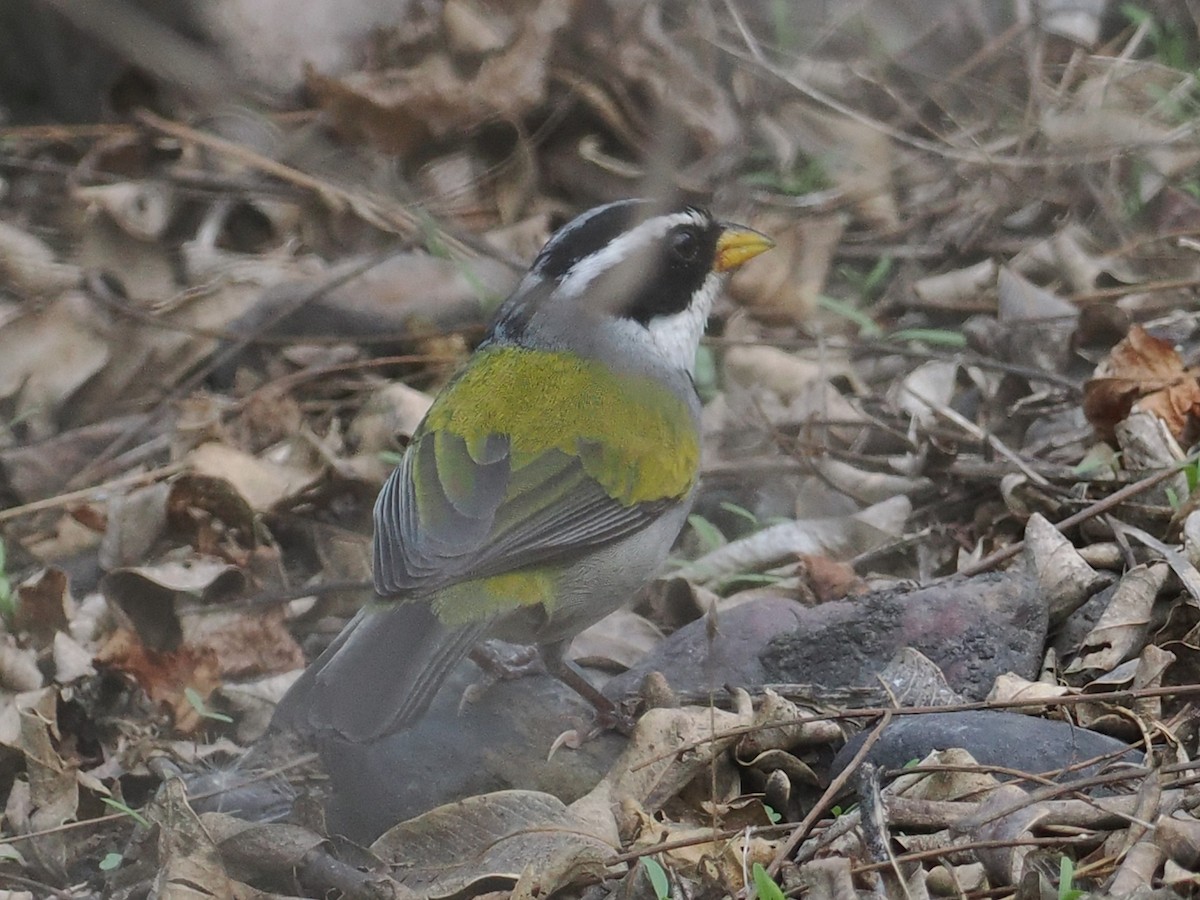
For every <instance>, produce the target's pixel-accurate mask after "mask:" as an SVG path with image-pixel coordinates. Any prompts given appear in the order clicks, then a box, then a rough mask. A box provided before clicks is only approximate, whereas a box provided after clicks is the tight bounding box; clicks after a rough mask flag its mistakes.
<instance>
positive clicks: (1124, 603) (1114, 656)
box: [1065, 563, 1171, 674]
mask: <svg viewBox="0 0 1200 900" xmlns="http://www.w3.org/2000/svg"><path fill="white" fill-rule="evenodd" d="M1170 571H1171V569H1170V567H1169V566H1167V565H1166V564H1165V563H1153V564H1150V565H1141V566H1137V567H1136V568H1133V569H1130V570H1129V571H1128V572H1126V573H1125V577H1123V578H1122V579H1121V583H1120V584H1118V585H1117V589H1116V590H1115V591H1114V592H1113V595H1112V597H1111V598H1109V601H1108V606H1107V607H1106V608H1105V610H1104V612H1103V613H1102V614H1101V616H1100V621H1098V622H1097V623H1096V625H1095V627H1094V628H1092V630H1091V631H1090V632H1089V633H1088V636H1087V637H1086V638H1085V639H1084V641H1083V645H1082V647H1081V648H1080V652H1079V656H1078V657H1076V658H1075V659H1074V660H1072V661H1071V664H1070V665H1069V666H1067V668H1066V670H1065V672H1066V673H1067V674H1073V673H1076V672H1083V671H1087V670H1100V671H1102V672H1108V671H1109V670H1111V669H1112V668H1114V667H1115V666H1116V665H1117V664H1118V663H1120V662H1123V661H1125V660H1126V659H1129V658H1130V657H1132V656H1134V655H1136V654H1137V653H1138V652H1139V651H1140V650H1141V648H1142V645H1143V643H1144V642H1145V639H1146V635H1147V633H1148V632H1149V630H1150V610H1151V609H1152V607H1153V606H1154V600H1155V598H1156V597H1157V596H1158V592H1159V591H1161V590H1162V588H1163V585H1164V584H1166V581H1167V575H1168V574H1169V573H1170Z"/></svg>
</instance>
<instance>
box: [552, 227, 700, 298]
mask: <svg viewBox="0 0 1200 900" xmlns="http://www.w3.org/2000/svg"><path fill="white" fill-rule="evenodd" d="M687 224H692V225H697V226H701V227H702V226H704V225H705V224H706V222H705V220H704V219H703V217H702V216H701V215H700V214H698V213H696V212H694V211H692V210H684V211H683V212H677V213H670V214H668V215H663V216H652V217H651V218H649V219H646V220H645V221H644V222H639V223H638V224H637V225H635V226H634V227H633V228H631V229H629V230H628V231H626V232H625V233H624V234H621V235H619V236H618V237H616V238H614V239H613V240H611V241H609V242H608V243H607V244H605V245H604V247H602V248H601V249H599V250H597V251H596V252H595V253H593V254H591V255H590V256H585V257H584V258H583V259H581V260H579V262H577V263H575V265H573V266H571V268H570V269H568V270H567V273H566V274H565V275H564V276H563V277H562V280H561V281H559V283H558V292H559V293H560V294H561V295H562V296H563V297H568V298H572V297H578V296H580V295H581V294H582V293H583V292H584V291H585V290H587V286H588V285H589V284H591V283H592V282H593V281H594V280H595V279H596V278H597V277H598V276H599V275H601V274H602V273H603V272H606V271H608V270H609V269H611V268H612V267H613V266H615V265H617V264H618V263H620V262H621V261H622V260H623V259H626V258H627V257H628V256H629V255H630V254H631V253H632V252H633V251H634V250H635V249H636V248H637V247H638V246H645V245H646V244H648V243H649V242H651V241H653V240H654V239H656V238H661V237H662V236H663V235H665V234H666V233H667V232H669V231H670V230H671V229H672V228H675V227H676V226H679V225H687Z"/></svg>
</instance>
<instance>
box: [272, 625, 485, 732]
mask: <svg viewBox="0 0 1200 900" xmlns="http://www.w3.org/2000/svg"><path fill="white" fill-rule="evenodd" d="M486 628H487V622H486V621H485V622H481V623H476V624H471V625H462V626H456V627H448V626H446V625H444V624H442V622H441V621H439V620H438V618H437V616H436V615H434V613H433V610H432V609H430V607H429V605H428V604H426V603H419V602H417V603H398V604H389V605H387V606H381V605H373V606H368V607H365V608H363V609H362V610H360V611H359V613H358V615H356V616H355V617H354V618H353V619H351V620H350V622H349V623H348V624H347V625H346V627H345V628H343V629H342V632H341V634H339V635H338V636H337V637H336V638H335V639H334V641H333V643H332V644H330V645H329V649H327V650H326V651H325V652H324V653H322V654H321V655H320V656H319V657H318V658H317V659H316V661H314V662H313V663H312V664H311V665H310V666H309V667H308V668H307V669H305V670H304V673H303V674H302V675H301V676H300V678H299V679H298V680H297V681H296V683H295V684H293V685H292V687H291V688H290V689H289V690H288V692H287V693H286V694H285V695H284V697H283V699H282V700H280V701H279V705H278V706H277V707H276V709H275V715H274V718H273V719H272V720H271V726H272V728H279V729H287V730H290V731H295V732H297V733H299V734H305V735H316V734H319V733H321V732H329V731H335V732H337V733H338V734H340V735H341V736H342V737H344V738H346V739H347V740H350V741H356V742H365V741H372V740H375V739H377V738H381V737H384V736H386V735H389V734H392V733H394V732H396V731H399V730H401V729H403V728H407V727H409V726H411V725H412V724H413V723H414V722H416V721H417V720H418V719H419V718H420V717H421V716H422V714H424V712H425V710H426V709H428V708H429V704H430V703H431V702H432V700H433V697H434V694H436V693H437V690H438V688H439V687H441V685H442V682H443V681H445V680H446V678H447V677H448V676H449V674H450V671H451V670H452V669H453V668H454V666H455V665H456V664H457V663H458V661H459V660H461V659H462V658H463V657H464V656H466V654H467V653H468V652H469V651H470V650H471V648H472V647H473V646H474V645H475V643H476V642H477V641H478V640H479V639H480V637H481V636H482V635H483V633H484V631H485V630H486Z"/></svg>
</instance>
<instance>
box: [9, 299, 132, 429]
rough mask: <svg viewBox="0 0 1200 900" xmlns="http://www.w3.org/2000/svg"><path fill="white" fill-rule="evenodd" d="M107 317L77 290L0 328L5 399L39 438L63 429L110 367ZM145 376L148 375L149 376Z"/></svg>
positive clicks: (13, 412)
mask: <svg viewBox="0 0 1200 900" xmlns="http://www.w3.org/2000/svg"><path fill="white" fill-rule="evenodd" d="M106 330H107V325H106V322H105V317H104V316H103V314H102V313H100V312H99V311H98V310H97V309H96V308H95V307H94V305H93V304H92V302H91V300H90V299H89V298H88V297H87V296H86V295H85V294H83V293H82V292H78V291H72V292H70V293H68V294H65V295H63V296H62V297H61V298H59V299H58V300H55V301H54V302H53V303H50V304H48V305H46V306H43V307H31V308H29V309H27V310H26V311H25V313H24V315H21V316H19V317H17V318H16V319H14V320H12V321H9V322H6V323H5V324H4V325H3V327H0V399H3V400H9V399H15V404H14V407H13V408H12V413H11V415H12V416H13V417H14V418H18V419H22V420H23V421H24V422H25V424H26V427H27V428H28V429H29V430H30V431H31V432H32V434H33V436H34V437H35V438H46V437H50V436H51V435H52V434H54V433H55V432H56V431H57V430H58V416H59V413H60V411H61V409H62V407H63V406H64V404H66V403H67V401H69V400H71V399H72V398H74V397H75V395H76V393H77V392H78V391H79V390H80V389H81V388H83V387H84V385H86V384H87V383H88V382H89V381H90V380H91V379H92V378H93V377H94V376H96V375H97V374H98V373H99V372H100V371H101V370H103V369H104V367H105V366H106V365H107V364H108V362H109V360H110V358H111V351H110V348H109V345H108V338H107V335H106V333H105V332H106ZM143 377H144V373H143Z"/></svg>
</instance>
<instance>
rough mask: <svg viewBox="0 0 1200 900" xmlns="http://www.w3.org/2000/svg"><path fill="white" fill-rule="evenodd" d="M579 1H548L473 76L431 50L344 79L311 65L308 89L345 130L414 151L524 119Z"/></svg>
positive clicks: (403, 152)
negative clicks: (412, 60) (405, 62)
mask: <svg viewBox="0 0 1200 900" xmlns="http://www.w3.org/2000/svg"><path fill="white" fill-rule="evenodd" d="M571 6H572V4H570V3H562V2H559V0H542V2H540V3H539V4H538V5H537V6H536V7H535V8H533V9H531V10H529V12H528V14H527V15H526V16H525V18H524V20H523V21H522V22H521V23H520V25H519V27H518V29H517V31H518V35H517V37H516V39H515V40H513V41H512V42H511V43H510V44H509V45H508V46H507V47H506V48H505V49H503V50H501V51H500V52H498V53H496V54H494V55H492V56H489V57H487V58H485V59H484V61H483V63H482V64H481V65H480V66H479V69H478V70H477V71H476V72H475V73H474V75H473V76H472V77H470V78H464V77H463V75H462V74H461V72H460V70H459V68H458V66H456V64H455V62H454V61H453V60H452V59H451V58H450V57H449V56H448V55H445V54H440V53H431V54H429V55H427V56H425V57H424V59H422V60H421V61H420V62H419V63H417V64H416V65H414V66H410V67H408V68H404V69H400V68H395V69H389V70H386V71H381V72H360V73H355V74H351V75H347V76H345V77H343V78H336V77H332V76H326V75H323V74H321V73H319V72H317V71H316V70H314V69H311V68H310V69H309V70H308V73H307V79H306V80H307V84H308V89H309V91H311V92H312V94H313V96H314V97H315V99H316V101H317V103H318V104H319V105H320V106H322V107H323V108H324V109H325V110H326V111H327V112H329V113H330V114H331V115H332V116H333V118H334V120H335V121H336V122H337V124H338V127H339V128H341V129H342V130H343V131H344V132H346V133H347V134H349V135H357V136H363V137H366V138H367V139H369V140H370V141H371V142H372V143H374V144H375V145H377V146H379V147H380V148H381V149H383V150H384V151H385V152H388V153H394V154H397V155H399V156H408V155H409V154H410V153H411V152H412V151H415V150H417V149H418V148H420V147H421V145H422V144H424V143H425V142H426V141H428V140H429V138H430V137H434V138H441V137H445V136H446V135H450V134H461V133H466V132H470V131H471V130H473V129H475V128H477V127H478V126H479V125H481V124H483V123H484V122H487V121H490V120H493V119H497V118H503V119H508V120H511V121H518V120H520V119H521V118H523V117H524V116H526V115H528V114H529V113H530V112H531V111H532V110H533V109H535V108H536V107H537V106H539V105H540V104H541V103H543V102H544V101H545V99H546V86H547V81H548V77H549V62H550V58H551V47H552V41H553V38H554V35H555V34H556V33H557V32H558V30H559V29H561V28H562V27H563V26H564V25H565V24H566V23H567V21H568V19H569V16H570V13H571Z"/></svg>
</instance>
